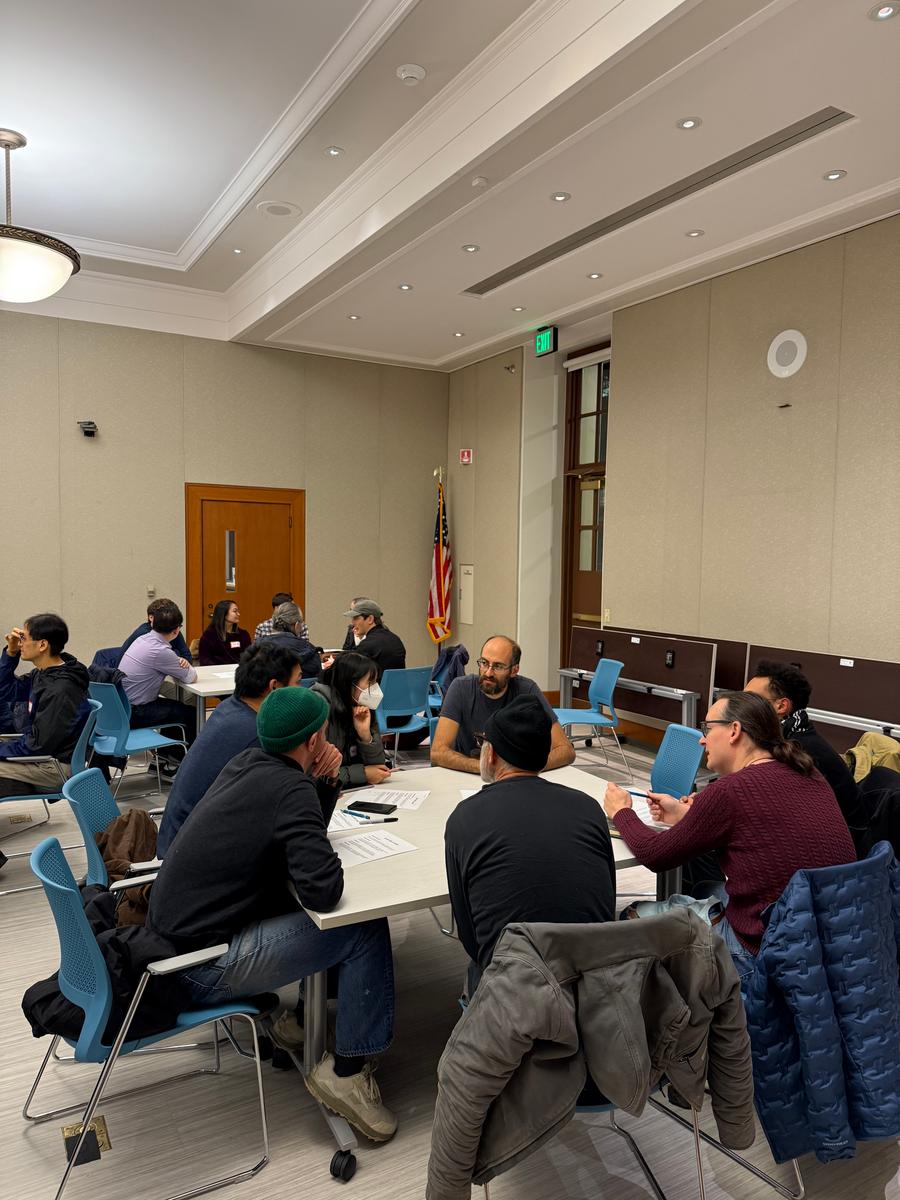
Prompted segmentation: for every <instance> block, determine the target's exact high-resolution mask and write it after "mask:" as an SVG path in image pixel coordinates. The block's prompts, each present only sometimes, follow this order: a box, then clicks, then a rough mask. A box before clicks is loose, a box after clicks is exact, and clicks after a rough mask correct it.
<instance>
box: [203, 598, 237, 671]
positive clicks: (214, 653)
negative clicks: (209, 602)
mask: <svg viewBox="0 0 900 1200" xmlns="http://www.w3.org/2000/svg"><path fill="white" fill-rule="evenodd" d="M240 619H241V614H240V611H239V610H238V606H237V605H236V604H235V602H234V601H233V600H220V601H219V603H218V604H217V605H216V607H215V608H214V609H213V615H212V620H211V621H210V623H209V625H207V627H206V629H205V630H204V631H203V636H202V637H201V638H200V649H199V651H198V653H197V657H198V658H199V659H200V666H201V667H211V666H218V665H223V666H224V665H227V664H228V663H236V662H238V660H239V659H240V657H241V654H242V653H243V652H244V651H245V650H246V649H247V647H248V646H249V645H250V634H249V633H248V632H247V630H246V629H241V627H240V625H239V624H238V622H239V621H240Z"/></svg>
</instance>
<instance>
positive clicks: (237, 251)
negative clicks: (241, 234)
mask: <svg viewBox="0 0 900 1200" xmlns="http://www.w3.org/2000/svg"><path fill="white" fill-rule="evenodd" d="M231 253H232V254H243V253H244V252H243V250H238V248H237V246H235V248H234V249H233V250H232V252H231Z"/></svg>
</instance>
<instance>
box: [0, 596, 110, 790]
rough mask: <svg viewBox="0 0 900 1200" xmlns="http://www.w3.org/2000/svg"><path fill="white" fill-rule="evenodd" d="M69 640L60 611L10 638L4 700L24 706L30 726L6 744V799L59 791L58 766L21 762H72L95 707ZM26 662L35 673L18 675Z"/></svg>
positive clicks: (0, 694) (0, 676)
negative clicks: (68, 651)
mask: <svg viewBox="0 0 900 1200" xmlns="http://www.w3.org/2000/svg"><path fill="white" fill-rule="evenodd" d="M68 640H69V628H68V626H67V625H66V623H65V621H64V620H63V619H62V617H60V616H57V614H56V613H38V614H37V615H36V616H33V617H29V618H28V620H27V621H26V622H25V624H24V627H23V628H22V629H18V628H17V629H13V630H12V631H11V632H10V633H8V634H7V635H6V648H5V650H4V651H3V653H2V655H0V702H4V701H5V702H6V703H7V704H10V705H20V706H21V711H22V713H23V715H24V724H23V727H22V733H21V736H20V737H18V738H16V739H15V740H13V741H8V742H3V743H0V796H21V795H40V794H41V793H42V792H48V791H51V792H52V791H58V790H59V787H60V777H59V770H58V769H57V766H56V763H55V762H42V763H36V762H24V761H17V760H21V759H24V758H31V757H34V756H37V755H51V756H52V757H53V758H54V759H56V760H58V761H59V762H60V763H62V764H68V763H69V762H71V759H72V752H73V750H74V749H75V744H76V742H77V741H78V736H79V734H80V733H81V728H82V726H83V725H84V722H85V720H86V719H87V715H88V713H89V712H90V708H89V706H88V702H87V698H88V682H89V680H88V673H87V667H85V666H83V665H82V663H80V662H78V660H77V659H75V658H73V656H72V655H71V654H66V653H65V652H64V651H63V647H64V646H65V644H66V642H67V641H68ZM20 661H24V662H27V663H31V665H32V667H33V668H34V669H33V670H32V671H29V673H28V674H27V675H16V668H17V667H18V666H19V663H20ZM63 769H64V770H65V765H64V767H63Z"/></svg>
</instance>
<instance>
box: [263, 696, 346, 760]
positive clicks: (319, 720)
mask: <svg viewBox="0 0 900 1200" xmlns="http://www.w3.org/2000/svg"><path fill="white" fill-rule="evenodd" d="M327 720H328V702H327V700H326V699H325V698H324V696H320V695H319V693H318V692H313V691H311V690H310V689H309V688H303V687H282V688H276V689H275V690H274V691H273V692H269V694H268V696H266V698H265V700H263V702H262V704H261V705H260V709H259V712H258V713H257V714H256V735H257V737H258V738H259V744H260V745H261V746H262V748H263V750H268V751H269V753H270V754H284V753H285V752H286V751H288V750H294V749H295V748H296V747H297V746H300V745H302V744H303V742H305V741H306V740H307V738H310V737H312V735H313V734H314V733H315V732H316V730H318V729H321V728H322V726H323V725H324V724H325V722H326V721H327Z"/></svg>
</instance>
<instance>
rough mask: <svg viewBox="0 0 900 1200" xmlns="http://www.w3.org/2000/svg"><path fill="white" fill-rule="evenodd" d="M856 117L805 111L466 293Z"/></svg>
mask: <svg viewBox="0 0 900 1200" xmlns="http://www.w3.org/2000/svg"><path fill="white" fill-rule="evenodd" d="M852 119H853V114H852V113H848V112H844V111H843V110H842V109H839V108H823V109H821V110H820V111H819V112H817V113H813V114H812V115H811V116H809V117H804V118H803V119H802V120H801V121H795V122H794V124H793V125H788V126H786V127H785V128H784V129H779V130H778V131H777V132H776V133H772V134H769V136H768V137H765V138H763V139H762V140H761V141H759V142H754V143H753V144H752V145H751V146H745V147H744V148H743V149H742V150H736V151H735V152H734V153H733V154H729V155H728V157H727V158H721V159H719V161H718V162H715V163H711V164H710V165H709V166H708V167H704V168H703V170H702V171H696V172H695V173H694V174H693V175H688V176H686V177H685V178H684V179H679V180H678V181H677V182H676V183H672V184H669V186H668V187H666V188H663V189H662V191H659V192H654V193H653V195H652V196H645V197H644V198H643V199H642V200H637V201H635V203H634V204H629V205H628V207H627V208H621V209H619V211H618V212H614V213H611V214H610V215H609V216H608V217H603V218H602V219H601V220H599V221H595V222H594V223H593V224H592V225H587V226H585V228H584V229H578V230H576V231H575V232H574V233H570V234H569V235H568V236H567V237H564V238H560V240H559V241H558V242H554V243H553V244H552V245H550V246H546V247H545V248H544V249H543V250H538V251H537V252H536V253H535V254H529V255H528V257H527V258H522V259H520V260H519V261H518V262H516V263H512V265H511V266H508V267H504V269H503V270H502V271H497V272H496V274H494V275H489V276H488V277H487V279H482V280H480V281H479V282H478V283H473V284H472V286H471V287H469V288H466V290H465V292H464V293H463V294H464V295H466V296H486V295H487V294H488V292H493V291H494V290H495V289H497V288H499V287H503V285H504V284H506V283H512V281H513V280H514V279H520V278H521V277H522V276H523V275H527V274H528V272H529V271H535V270H537V268H538V267H546V266H547V265H548V264H549V263H552V262H555V261H556V259H558V258H562V256H563V255H564V254H571V253H572V251H573V250H580V249H581V248H582V246H588V245H590V244H591V243H592V242H596V241H598V240H599V239H600V238H602V237H605V236H606V235H607V234H608V233H613V232H614V231H615V230H616V229H622V228H624V226H626V225H631V224H633V223H634V222H635V221H640V220H641V219H642V218H643V217H649V216H650V215H651V213H655V212H659V211H660V210H661V209H663V208H668V207H669V205H671V204H677V203H678V202H679V201H680V200H684V199H686V198H687V197H688V196H693V195H695V194H696V193H697V192H701V191H703V189H704V188H707V187H709V186H710V185H711V184H713V183H718V182H719V181H720V180H721V179H728V178H729V177H730V176H732V175H737V174H739V172H741V171H745V170H746V169H747V168H748V167H752V166H755V164H756V163H759V162H765V160H766V159H767V158H772V157H774V156H775V155H776V154H781V153H782V151H784V150H789V149H790V148H791V147H792V146H797V145H799V144H800V143H801V142H808V141H809V140H810V138H814V137H818V136H819V134H820V133H825V132H826V130H828V129H834V128H835V126H836V125H843V123H844V122H845V121H850V120H852Z"/></svg>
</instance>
